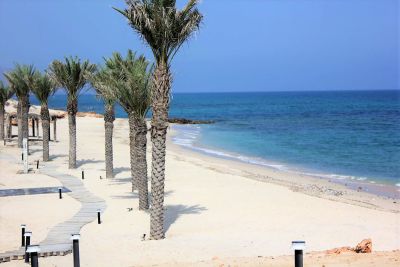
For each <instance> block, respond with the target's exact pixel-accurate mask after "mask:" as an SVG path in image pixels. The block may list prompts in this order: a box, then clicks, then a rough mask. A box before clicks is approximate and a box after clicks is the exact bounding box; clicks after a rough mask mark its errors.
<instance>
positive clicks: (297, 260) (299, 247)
mask: <svg viewBox="0 0 400 267" xmlns="http://www.w3.org/2000/svg"><path fill="white" fill-rule="evenodd" d="M305 248H306V242H305V241H292V249H293V250H294V266H295V267H303V250H304V249H305Z"/></svg>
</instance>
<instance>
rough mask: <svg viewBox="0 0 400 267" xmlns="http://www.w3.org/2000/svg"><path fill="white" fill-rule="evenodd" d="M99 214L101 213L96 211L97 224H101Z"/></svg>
mask: <svg viewBox="0 0 400 267" xmlns="http://www.w3.org/2000/svg"><path fill="white" fill-rule="evenodd" d="M100 213H101V210H99V209H98V210H97V224H101V218H100Z"/></svg>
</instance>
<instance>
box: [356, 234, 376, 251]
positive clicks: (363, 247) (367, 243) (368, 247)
mask: <svg viewBox="0 0 400 267" xmlns="http://www.w3.org/2000/svg"><path fill="white" fill-rule="evenodd" d="M354 251H355V252H357V253H371V252H372V240H371V239H370V238H368V239H364V240H363V241H361V242H360V243H358V244H357V246H356V247H355V248H354Z"/></svg>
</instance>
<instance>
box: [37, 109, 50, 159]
mask: <svg viewBox="0 0 400 267" xmlns="http://www.w3.org/2000/svg"><path fill="white" fill-rule="evenodd" d="M40 116H41V119H42V132H43V161H49V158H50V157H49V154H50V152H49V141H50V140H49V132H50V113H49V107H48V106H47V104H42V106H41V108H40ZM38 136H39V133H38Z"/></svg>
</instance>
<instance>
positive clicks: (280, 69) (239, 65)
mask: <svg viewBox="0 0 400 267" xmlns="http://www.w3.org/2000/svg"><path fill="white" fill-rule="evenodd" d="M183 2H184V1H180V0H178V3H179V5H180V6H181V5H182V3H183ZM398 3H399V1H398V0H203V1H202V3H201V4H200V9H201V11H202V13H203V14H204V17H205V19H204V24H203V25H202V27H201V30H200V32H199V33H198V34H197V35H196V37H195V38H193V39H192V40H191V41H190V42H189V44H188V45H186V46H184V47H183V49H182V51H181V52H180V53H179V55H178V56H177V57H176V59H175V61H174V64H173V72H174V75H175V77H174V86H173V90H174V91H175V92H210V91H211V92H212V91H282V90H290V91H292V90H353V89H357V90H358V89H400V78H399V71H400V70H399V61H400V56H399V54H400V52H399V23H400V19H399V4H398ZM111 6H117V7H123V6H124V2H123V1H122V0H0V71H2V72H3V71H4V70H7V69H10V68H12V66H13V64H14V63H16V62H18V63H24V64H35V65H36V66H37V67H38V68H40V69H44V68H46V66H47V65H48V64H49V63H50V62H51V61H52V60H53V59H62V58H63V57H64V56H68V55H78V56H79V57H81V58H88V59H90V60H91V61H93V62H95V63H101V62H102V57H103V56H109V55H110V54H111V53H112V52H113V51H120V52H123V53H124V52H126V50H127V49H129V48H130V49H132V50H137V51H139V52H140V53H145V54H146V55H147V56H149V57H151V54H150V52H149V49H148V48H146V47H145V46H144V45H143V43H142V42H141V41H140V40H139V39H138V38H137V36H136V34H135V33H134V32H133V31H132V30H131V29H130V27H129V26H128V25H127V23H126V20H125V19H124V18H123V17H122V16H121V15H119V14H118V13H116V12H115V11H114V10H113V9H112V8H111Z"/></svg>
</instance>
